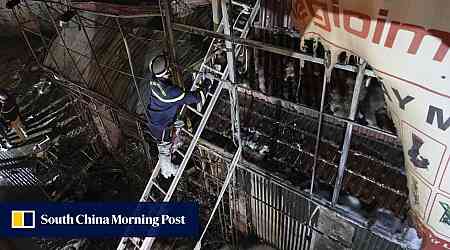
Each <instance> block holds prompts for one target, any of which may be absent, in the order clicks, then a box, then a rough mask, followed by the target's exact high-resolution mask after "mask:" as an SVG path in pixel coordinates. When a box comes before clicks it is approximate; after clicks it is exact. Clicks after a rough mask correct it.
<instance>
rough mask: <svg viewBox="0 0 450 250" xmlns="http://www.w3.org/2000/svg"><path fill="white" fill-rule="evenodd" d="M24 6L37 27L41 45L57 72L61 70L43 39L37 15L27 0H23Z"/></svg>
mask: <svg viewBox="0 0 450 250" xmlns="http://www.w3.org/2000/svg"><path fill="white" fill-rule="evenodd" d="M25 7H26V8H27V9H28V12H30V14H31V16H32V17H33V18H34V19H35V23H36V25H37V27H38V34H37V35H38V36H39V38H40V39H41V42H42V45H43V46H44V48H45V52H46V53H47V55H49V56H50V59H51V60H52V61H53V63H54V64H55V67H56V70H57V71H58V72H61V69H60V68H59V65H58V62H57V61H56V58H55V56H54V55H53V52H52V51H51V50H50V46H49V45H48V44H47V42H46V41H45V38H44V34H42V30H41V24H40V23H39V21H38V16H37V15H36V14H35V13H34V12H33V11H32V10H31V7H30V5H29V4H28V1H25ZM22 29H23V30H24V31H28V30H27V29H26V28H24V27H22ZM48 40H49V41H51V40H50V39H48Z"/></svg>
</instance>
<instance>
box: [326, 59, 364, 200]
mask: <svg viewBox="0 0 450 250" xmlns="http://www.w3.org/2000/svg"><path fill="white" fill-rule="evenodd" d="M366 66H367V61H365V60H364V61H362V62H360V64H359V66H358V74H357V75H356V81H355V87H354V89H353V97H352V104H351V107H350V114H349V116H348V118H349V119H350V120H354V119H355V116H356V111H357V109H358V100H359V93H360V91H361V85H362V81H363V79H364V70H365V69H366ZM352 131H353V124H352V123H347V128H346V130H345V137H344V144H343V146H342V151H341V152H342V153H341V158H340V161H339V169H338V175H337V178H336V181H335V183H334V191H333V198H332V200H331V205H332V206H335V205H336V203H337V202H338V199H339V193H340V192H341V188H342V180H343V179H344V172H345V169H346V164H347V157H348V151H349V149H350V142H351V140H352Z"/></svg>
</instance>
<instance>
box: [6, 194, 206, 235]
mask: <svg viewBox="0 0 450 250" xmlns="http://www.w3.org/2000/svg"><path fill="white" fill-rule="evenodd" d="M0 215H1V216H2V218H11V219H6V220H0V237H2V236H6V237H87V238H89V237H194V238H195V237H198V236H199V234H200V223H199V211H198V204H197V203H195V202H168V203H139V202H132V203H55V202H53V203H50V202H49V203H16V204H14V203H8V204H6V203H0Z"/></svg>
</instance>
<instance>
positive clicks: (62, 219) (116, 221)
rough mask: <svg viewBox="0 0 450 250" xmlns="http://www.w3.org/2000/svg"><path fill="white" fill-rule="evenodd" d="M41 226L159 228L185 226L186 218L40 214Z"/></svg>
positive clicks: (165, 215)
mask: <svg viewBox="0 0 450 250" xmlns="http://www.w3.org/2000/svg"><path fill="white" fill-rule="evenodd" d="M40 220H41V221H40V224H41V225H149V226H152V227H159V226H160V225H166V224H168V225H185V224H186V220H187V218H186V216H170V215H167V214H162V215H160V216H146V215H144V214H142V215H141V216H123V215H121V214H118V215H115V214H113V215H111V216H109V217H106V216H97V215H95V214H91V215H88V214H78V215H76V216H73V215H71V214H66V215H64V216H57V217H53V216H49V215H48V214H42V215H41V216H40Z"/></svg>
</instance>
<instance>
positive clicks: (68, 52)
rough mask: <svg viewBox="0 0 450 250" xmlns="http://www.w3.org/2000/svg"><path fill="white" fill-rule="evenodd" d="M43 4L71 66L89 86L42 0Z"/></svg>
mask: <svg viewBox="0 0 450 250" xmlns="http://www.w3.org/2000/svg"><path fill="white" fill-rule="evenodd" d="M44 6H45V10H46V11H47V13H48V16H49V17H50V20H51V22H52V24H53V27H54V28H55V29H56V32H57V33H58V36H59V38H60V39H61V42H62V43H63V46H64V48H65V50H66V52H67V54H68V55H69V57H70V60H71V61H72V63H73V66H74V67H75V69H76V70H77V72H78V74H79V75H80V77H81V80H82V81H83V83H84V84H85V85H86V86H87V87H89V84H88V83H87V81H86V79H84V77H83V73H81V71H80V68H79V67H78V65H77V62H76V61H75V59H74V58H73V56H72V54H71V53H70V51H69V49H68V47H67V44H66V41H65V40H64V37H63V36H62V34H61V31H60V30H59V29H58V25H56V22H55V19H54V18H53V16H52V14H51V13H50V9H49V7H48V4H47V3H46V2H44Z"/></svg>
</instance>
